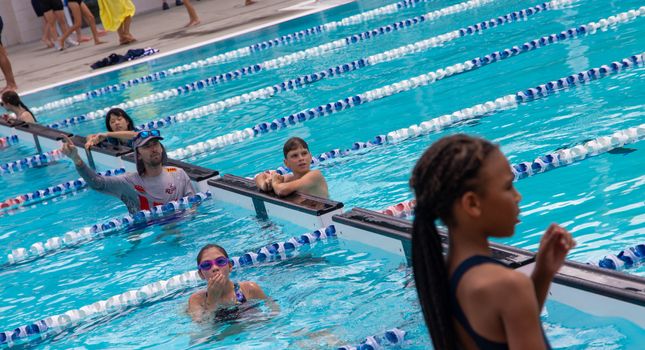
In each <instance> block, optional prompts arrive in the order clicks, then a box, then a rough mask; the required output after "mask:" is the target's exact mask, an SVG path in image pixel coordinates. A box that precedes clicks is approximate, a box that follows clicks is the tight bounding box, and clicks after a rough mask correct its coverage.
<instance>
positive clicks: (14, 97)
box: [2, 90, 37, 121]
mask: <svg viewBox="0 0 645 350" xmlns="http://www.w3.org/2000/svg"><path fill="white" fill-rule="evenodd" d="M2 102H3V103H6V104H10V105H12V106H18V107H22V108H24V109H25V110H27V112H29V113H30V114H31V115H32V116H33V117H34V121H37V119H36V116H35V115H34V113H32V112H31V110H30V109H29V107H27V106H26V105H25V104H24V103H23V102H22V100H21V99H20V96H18V93H17V92H15V91H12V90H7V91H5V92H3V93H2Z"/></svg>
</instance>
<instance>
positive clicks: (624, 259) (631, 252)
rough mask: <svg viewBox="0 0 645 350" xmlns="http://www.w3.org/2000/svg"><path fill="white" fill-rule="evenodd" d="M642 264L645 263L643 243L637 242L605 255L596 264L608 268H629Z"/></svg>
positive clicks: (644, 245)
mask: <svg viewBox="0 0 645 350" xmlns="http://www.w3.org/2000/svg"><path fill="white" fill-rule="evenodd" d="M643 264H645V244H637V245H635V246H633V247H629V248H627V249H624V250H622V251H620V253H618V254H610V255H607V256H605V257H604V258H602V259H600V261H598V263H597V265H598V266H600V267H602V268H605V269H610V270H622V269H630V268H634V267H638V266H640V265H643Z"/></svg>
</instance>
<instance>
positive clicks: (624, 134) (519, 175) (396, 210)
mask: <svg viewBox="0 0 645 350" xmlns="http://www.w3.org/2000/svg"><path fill="white" fill-rule="evenodd" d="M644 139H645V123H644V124H640V125H638V126H634V127H631V128H627V129H623V130H618V131H615V132H614V133H612V134H611V135H610V136H601V137H598V138H595V139H593V140H591V141H587V142H585V143H581V144H579V145H576V146H574V147H570V148H565V149H561V150H558V151H555V152H551V153H548V154H545V155H542V156H539V157H537V158H535V160H533V161H532V162H521V163H515V164H512V165H511V171H512V172H513V176H514V177H515V179H514V181H517V180H521V179H524V178H527V177H530V176H534V175H537V174H542V173H544V172H546V171H549V170H553V169H555V168H560V167H563V166H567V165H570V164H573V163H577V162H580V161H583V160H585V159H589V158H591V157H594V156H598V155H601V154H604V153H607V152H609V151H612V150H614V149H616V148H619V147H623V146H624V145H628V144H632V143H636V142H639V141H642V140H644ZM415 204H416V201H415V200H414V199H411V200H408V201H404V202H401V203H397V204H395V205H391V206H389V207H387V208H386V209H384V210H381V211H380V212H381V213H383V214H387V215H391V216H395V217H400V218H405V217H409V216H411V215H412V214H413V213H414V206H415ZM641 252H645V250H641ZM625 254H627V253H625ZM623 255H624V254H623ZM628 257H631V255H628ZM606 259H608V260H607V261H606V264H607V266H610V265H611V263H612V262H613V263H619V262H618V260H616V259H614V258H613V257H612V256H608V257H607V258H606ZM618 259H619V260H620V258H618ZM603 261H604V260H603ZM601 263H602V261H601ZM615 266H618V265H615ZM601 267H604V266H601Z"/></svg>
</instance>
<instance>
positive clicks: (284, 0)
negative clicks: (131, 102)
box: [0, 0, 353, 93]
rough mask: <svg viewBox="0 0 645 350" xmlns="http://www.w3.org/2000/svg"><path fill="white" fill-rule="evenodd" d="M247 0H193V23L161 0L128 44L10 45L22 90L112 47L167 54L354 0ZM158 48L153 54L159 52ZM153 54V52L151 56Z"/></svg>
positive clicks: (67, 74)
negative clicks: (166, 7) (61, 48)
mask: <svg viewBox="0 0 645 350" xmlns="http://www.w3.org/2000/svg"><path fill="white" fill-rule="evenodd" d="M243 1H244V0H234V1H233V0H225V1H218V0H202V1H193V3H194V5H195V8H196V9H197V12H198V14H199V16H200V19H201V22H202V23H201V24H200V25H199V26H196V27H191V28H184V25H185V24H186V23H187V22H188V14H187V13H186V10H185V9H184V7H183V6H182V7H174V6H173V7H171V9H170V10H167V11H162V10H161V5H160V8H159V10H158V11H152V12H148V13H145V14H141V15H138V16H135V17H134V18H133V20H132V27H131V32H132V34H133V35H134V36H135V38H137V42H136V43H134V44H131V45H128V46H120V45H118V39H117V36H116V33H109V34H108V35H106V36H104V37H103V40H104V41H107V42H108V43H107V44H103V45H93V43H92V42H91V41H90V42H86V43H83V44H81V45H80V46H77V47H70V48H67V49H65V50H64V51H61V52H59V51H56V50H54V49H48V48H46V47H45V46H44V45H43V44H42V43H41V42H35V43H30V44H22V45H16V46H11V47H9V48H7V51H8V52H9V59H10V60H11V63H12V66H13V71H14V75H15V77H16V80H17V82H18V87H19V92H22V93H25V92H28V91H32V90H35V89H40V88H43V87H45V86H49V85H51V84H58V83H61V82H64V81H67V80H70V79H74V78H77V77H80V76H83V75H85V74H89V73H93V72H103V71H108V70H109V68H108V69H102V70H98V71H93V70H92V69H91V68H90V67H89V66H90V65H91V64H92V63H94V62H95V61H98V60H99V59H101V58H103V57H106V56H108V55H109V54H111V53H114V52H116V53H119V54H123V53H125V51H127V50H128V49H132V48H145V47H153V48H156V49H159V50H160V53H159V54H163V53H166V52H169V51H172V50H178V49H181V48H183V47H188V46H191V45H195V44H198V43H200V42H204V41H208V40H213V39H216V38H219V37H223V36H226V35H230V34H232V33H235V32H239V31H243V30H248V29H250V28H254V27H257V26H262V25H266V24H268V23H271V22H276V21H280V20H285V19H288V18H293V17H294V16H302V15H306V14H309V13H313V12H317V10H320V9H325V8H330V7H334V6H338V5H341V4H345V3H349V2H352V1H353V0H323V1H320V2H319V3H317V4H314V6H313V7H317V9H312V6H305V7H303V8H302V9H294V8H289V7H291V6H294V5H298V4H303V3H311V1H306V0H257V3H256V4H253V5H251V6H248V7H245V6H240V5H239V4H240V3H242V2H243ZM160 3H161V2H160ZM287 8H289V9H287ZM160 20H161V23H160ZM312 25H313V24H312ZM83 33H84V35H90V31H89V28H84V29H83ZM72 37H75V35H73V36H72ZM159 54H157V55H155V56H156V57H158V55H159ZM155 56H151V59H154V57H155ZM135 62H136V61H135ZM121 66H122V65H121ZM116 67H119V66H116ZM110 68H111V67H110ZM0 86H4V79H2V80H0Z"/></svg>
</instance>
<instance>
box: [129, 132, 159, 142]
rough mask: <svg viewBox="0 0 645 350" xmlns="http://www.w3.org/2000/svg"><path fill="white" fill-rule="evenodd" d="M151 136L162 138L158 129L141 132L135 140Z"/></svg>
mask: <svg viewBox="0 0 645 350" xmlns="http://www.w3.org/2000/svg"><path fill="white" fill-rule="evenodd" d="M150 136H155V137H161V131H159V130H157V129H154V130H144V131H140V132H139V133H138V134H137V137H135V138H134V139H135V140H137V139H145V138H147V137H150Z"/></svg>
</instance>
